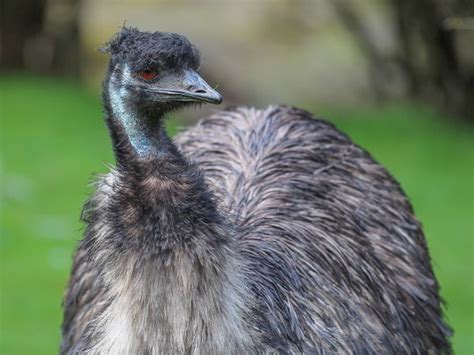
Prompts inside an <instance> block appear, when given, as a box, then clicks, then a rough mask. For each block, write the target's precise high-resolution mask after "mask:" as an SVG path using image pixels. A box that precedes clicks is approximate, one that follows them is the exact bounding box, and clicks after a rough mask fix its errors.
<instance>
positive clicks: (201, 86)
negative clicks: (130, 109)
mask: <svg viewBox="0 0 474 355" xmlns="http://www.w3.org/2000/svg"><path fill="white" fill-rule="evenodd" d="M163 84H164V85H163ZM163 84H162V86H161V87H160V88H157V89H154V90H153V91H155V92H156V93H159V94H161V95H165V96H167V97H168V98H169V99H171V100H176V101H188V102H190V101H191V102H209V103H211V104H220V103H221V102H222V96H221V94H219V93H218V92H217V91H216V90H214V89H213V88H211V87H210V86H209V84H208V83H206V82H205V81H204V79H203V78H201V77H200V76H199V74H198V73H196V72H195V71H194V70H191V69H186V70H184V71H183V72H181V73H179V74H176V75H173V76H172V77H170V78H168V80H167V82H166V83H163Z"/></svg>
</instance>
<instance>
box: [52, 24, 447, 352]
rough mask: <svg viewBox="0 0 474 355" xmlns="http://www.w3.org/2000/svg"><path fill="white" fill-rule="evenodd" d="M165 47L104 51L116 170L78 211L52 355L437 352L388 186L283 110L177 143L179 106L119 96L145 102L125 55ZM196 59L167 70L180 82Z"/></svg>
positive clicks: (209, 128)
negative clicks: (56, 352)
mask: <svg viewBox="0 0 474 355" xmlns="http://www.w3.org/2000/svg"><path fill="white" fill-rule="evenodd" d="M160 35H162V34H161V33H154V34H146V33H142V32H138V31H136V30H123V31H122V33H121V34H119V35H118V37H116V39H115V40H113V41H112V42H111V44H110V47H111V49H109V50H110V51H111V53H112V61H111V64H110V66H109V73H108V76H107V78H106V80H105V85H104V105H105V109H106V121H107V123H108V126H109V129H110V133H111V138H112V143H113V147H114V151H115V154H116V159H117V167H116V168H115V169H114V170H112V171H111V172H110V173H109V174H107V175H106V176H104V177H103V178H102V179H100V180H99V181H98V183H97V191H96V192H95V194H94V195H93V196H92V197H91V199H90V200H89V202H88V203H87V204H86V206H85V209H84V213H83V216H82V218H83V220H84V222H85V223H86V226H87V228H86V231H85V235H84V238H83V240H82V241H81V242H80V244H79V247H78V250H77V252H76V255H75V258H74V265H73V270H72V273H71V279H70V283H69V288H68V290H67V293H66V296H65V302H64V304H65V316H64V323H63V342H62V346H61V352H62V353H64V354H74V353H110V354H260V353H292V354H293V353H305V354H336V353H337V354H351V353H357V354H398V353H404V354H412V353H433V354H438V353H449V352H450V345H449V342H448V340H447V338H448V336H449V334H450V331H449V328H448V327H447V326H446V325H445V324H444V322H443V319H442V315H441V308H440V298H439V295H438V284H437V282H436V279H435V277H434V275H433V273H432V270H431V265H430V260H429V255H428V251H427V248H426V243H425V239H424V236H423V232H422V230H421V227H420V224H419V223H418V221H417V220H416V218H415V217H414V215H413V210H412V207H411V205H410V203H409V201H408V199H407V198H406V196H405V194H404V193H403V191H402V190H401V188H400V186H399V185H398V183H397V182H396V181H395V180H394V179H393V178H392V177H391V176H390V174H389V173H388V172H387V171H386V170H385V169H384V168H383V167H382V166H381V165H380V164H378V163H377V162H376V161H374V159H372V158H371V157H370V155H369V154H368V153H366V152H365V151H364V150H362V149H361V148H360V147H358V146H357V145H355V144H354V143H353V142H352V141H351V140H350V139H349V138H348V137H347V136H346V135H344V134H343V133H341V132H339V131H338V130H337V129H336V128H334V127H333V126H332V125H331V124H329V123H326V122H324V121H321V120H317V119H315V118H314V117H312V116H311V115H310V114H309V113H307V112H305V111H302V110H299V109H294V108H289V107H283V106H275V107H269V108H267V109H265V110H256V109H251V108H235V109H228V110H226V111H222V112H219V113H216V114H215V115H213V116H211V117H209V118H206V119H204V120H201V121H200V122H199V123H198V124H197V125H196V126H195V127H193V128H190V129H188V130H187V131H185V132H183V133H181V134H180V135H179V136H178V137H177V138H176V139H175V142H173V141H172V140H171V139H170V138H168V136H167V135H166V132H165V131H164V129H163V128H162V127H163V125H162V123H161V118H162V115H163V114H164V113H165V112H166V111H168V110H169V109H171V108H176V107H177V106H179V105H178V103H177V102H176V101H173V98H171V99H170V98H168V99H167V100H166V101H165V100H164V99H162V97H161V96H160V97H159V98H160V99H158V98H156V97H154V102H155V103H154V104H153V105H155V106H153V107H152V108H150V106H151V105H152V104H151V103H150V100H146V102H145V103H144V102H143V101H140V100H138V99H136V97H135V96H133V97H132V96H130V93H129V92H126V93H125V92H123V91H122V90H123V87H124V85H125V84H124V83H126V86H131V87H132V88H133V91H131V92H134V93H135V92H136V91H135V90H138V89H135V87H136V86H138V87H140V86H141V85H142V84H141V83H140V82H139V81H136V82H135V81H133V79H130V78H131V77H130V76H127V77H126V78H124V77H123V73H124V72H126V71H127V70H128V69H127V70H125V69H126V68H129V69H130V68H131V66H130V61H132V60H131V58H132V59H133V57H130V56H129V55H128V56H125V57H124V55H123V53H122V52H121V48H122V47H123V45H124V43H126V44H127V48H130V46H132V47H133V45H135V46H136V47H137V48H141V47H140V46H145V45H149V46H150V45H153V43H162V42H166V41H163V37H160ZM160 38H161V39H162V42H160V41H159V39H160ZM166 38H168V37H166ZM177 38H178V39H179V40H180V41H181V42H179V41H178V42H179V43H180V44H182V45H183V46H184V47H186V46H191V45H190V44H189V43H187V42H182V41H185V40H184V39H182V38H181V37H177ZM175 39H176V38H175ZM130 43H132V44H130ZM137 43H138V44H137ZM166 43H169V42H166ZM183 43H184V44H183ZM185 45H186V46H185ZM179 48H181V49H182V48H183V47H179ZM189 48H191V49H192V48H193V47H189ZM191 49H189V50H181V51H177V52H178V54H179V55H176V58H178V59H180V60H181V61H179V60H177V59H176V60H175V61H174V63H175V66H177V67H178V68H182V67H184V68H185V69H186V68H189V65H188V64H189V62H190V60H189V58H187V57H186V56H189V55H194V54H193V53H194V52H193V50H191ZM148 50H149V52H147V53H155V52H152V51H151V50H150V49H148ZM157 53H158V54H156V53H155V54H154V55H155V56H159V55H160V53H161V56H164V55H163V54H162V52H159V51H158V52H157ZM166 53H168V54H169V53H172V52H171V50H168V52H166ZM190 53H191V54H190ZM150 55H151V54H150ZM151 56H152V55H151ZM180 56H181V57H185V58H184V59H183V58H181V57H180ZM165 57H166V56H165ZM170 57H173V56H171V55H168V56H167V57H166V58H168V59H169V58H170ZM114 58H115V60H114ZM185 59H186V60H185ZM191 59H192V58H191ZM183 63H188V64H183ZM160 65H162V64H160ZM160 68H161V67H160ZM174 69H176V68H174ZM186 70H188V69H186ZM127 78H128V79H127ZM130 80H132V81H130ZM143 85H148V83H143ZM153 85H155V84H153ZM158 85H159V84H156V86H158ZM147 90H149V89H147ZM200 90H203V89H200ZM206 90H208V89H206ZM121 92H122V94H120V95H119V93H121ZM147 92H148V91H147ZM167 92H170V90H169V88H168V89H167ZM207 92H208V94H206V95H208V96H209V97H214V99H212V100H215V101H217V100H216V99H215V97H216V94H215V93H213V92H210V91H209V90H208V91H207ZM114 95H115V97H114ZM166 95H168V93H167V94H166ZM180 95H181V94H180ZM199 95H201V96H202V95H205V94H203V93H202V91H201V92H199ZM212 95H214V96H212ZM114 100H115V102H116V103H115V104H113V102H114ZM127 120H128V122H127ZM142 138H146V139H142Z"/></svg>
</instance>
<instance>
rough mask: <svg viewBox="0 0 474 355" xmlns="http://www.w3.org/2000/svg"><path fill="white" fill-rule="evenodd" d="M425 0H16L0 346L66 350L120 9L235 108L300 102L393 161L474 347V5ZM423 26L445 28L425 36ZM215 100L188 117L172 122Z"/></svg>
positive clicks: (0, 111)
mask: <svg viewBox="0 0 474 355" xmlns="http://www.w3.org/2000/svg"><path fill="white" fill-rule="evenodd" d="M417 3H418V2H417ZM428 3H429V4H430V8H434V9H435V10H429V11H428V10H426V11H424V12H423V11H422V10H423V7H422V9H421V10H420V8H418V7H417V6H418V5H413V2H410V1H407V0H401V1H391V0H384V1H370V0H337V1H334V2H328V1H322V0H321V1H284V0H281V1H262V2H258V3H257V2H252V1H250V0H249V1H244V0H242V1H232V2H231V1H229V2H226V1H221V2H216V1H203V2H200V3H199V5H196V4H195V3H192V2H191V1H184V0H182V1H176V2H169V1H160V2H152V1H146V0H141V1H135V2H134V1H131V0H129V1H123V2H121V3H120V4H119V3H117V2H114V1H112V0H101V1H91V0H89V1H87V0H84V1H79V0H63V1H59V0H54V1H53V0H49V1H46V0H44V1H36V0H35V1H33V0H32V1H12V0H8V1H6V2H5V4H6V9H7V10H9V11H10V12H11V14H10V16H6V17H5V19H6V21H5V27H2V36H4V42H3V43H4V46H3V48H4V50H3V51H2V66H1V73H0V93H1V96H0V100H1V101H0V119H1V126H0V132H1V133H0V144H1V146H0V148H1V151H0V154H1V159H0V179H1V180H0V182H1V199H0V208H1V214H0V237H1V239H0V246H1V270H0V272H1V275H0V276H1V277H0V325H1V328H0V354H51V353H56V352H57V350H58V346H59V342H60V324H61V318H62V310H61V298H62V294H63V291H64V288H65V285H66V281H67V278H68V274H69V270H70V266H71V260H72V259H71V258H72V254H73V251H74V248H75V246H76V244H77V241H78V240H79V239H80V238H81V233H82V226H81V224H80V222H79V215H80V212H81V208H82V204H83V203H84V201H85V200H86V199H87V196H88V195H89V194H90V192H91V191H92V188H91V187H90V186H89V183H90V182H91V181H93V179H94V176H93V175H94V174H96V173H99V174H100V173H104V172H106V171H107V167H106V164H108V163H112V162H113V159H112V155H111V149H110V144H109V140H108V136H107V131H106V128H105V125H104V123H103V121H102V113H101V110H102V109H101V104H100V95H99V93H100V89H99V85H98V84H99V82H100V80H101V77H102V74H103V71H104V67H105V61H106V58H105V57H100V56H99V55H98V54H97V52H96V51H95V49H96V48H97V47H98V46H99V45H100V43H103V42H104V41H105V40H106V39H107V38H109V37H110V36H111V34H112V33H113V32H115V31H116V30H117V29H118V27H119V26H120V25H121V24H122V23H123V21H124V20H127V23H129V24H133V25H138V26H139V27H141V28H148V29H160V30H168V31H176V32H183V33H185V34H187V35H188V36H189V37H190V38H191V39H192V40H193V41H194V42H196V43H197V44H198V45H199V47H200V48H201V50H202V52H203V67H202V71H203V76H204V77H205V78H206V79H208V81H210V82H211V83H212V84H214V83H217V84H219V90H220V91H221V92H222V93H223V95H224V98H225V99H226V102H225V103H226V104H240V105H256V106H259V107H262V106H265V105H267V104H270V103H285V104H291V105H295V106H300V107H302V108H305V109H307V110H309V111H311V112H313V113H314V114H315V115H316V116H319V117H324V118H326V119H328V120H330V121H333V122H334V123H335V124H336V125H337V126H338V127H339V128H340V129H341V130H343V131H345V132H346V133H348V134H349V135H350V136H351V137H352V138H353V139H354V140H355V141H356V142H357V143H358V144H360V145H361V146H363V147H364V148H366V149H367V150H368V151H369V152H370V153H371V154H372V155H373V156H374V157H375V158H376V159H377V160H378V161H380V162H381V163H382V164H384V165H385V166H386V167H387V168H388V169H389V171H390V172H391V173H392V174H393V175H394V176H395V177H396V178H397V179H398V180H399V181H400V182H401V185H402V187H403V188H404V189H405V191H406V193H407V194H408V196H409V197H410V198H411V200H412V203H413V205H414V207H415V211H416V214H417V216H418V218H419V219H420V220H421V221H422V223H423V226H424V230H425V234H426V238H427V240H428V245H429V249H430V253H431V257H432V262H433V267H434V270H435V273H436V276H437V278H438V280H439V282H440V284H441V294H442V296H443V298H444V299H445V300H446V303H447V306H446V319H447V321H448V323H449V324H450V325H451V326H452V327H453V329H454V336H453V338H452V342H453V344H454V349H455V351H456V353H457V354H474V341H473V337H474V335H473V300H474V283H473V280H474V265H473V254H474V253H473V238H474V222H473V219H474V202H473V200H474V154H473V153H474V129H473V121H474V112H473V111H472V110H471V109H472V101H471V98H472V96H469V95H472V92H471V89H472V85H473V83H474V80H473V78H474V76H473V73H474V70H473V68H474V60H473V54H472V51H473V48H472V47H473V46H472V43H474V42H465V41H466V38H471V39H472V33H473V28H472V26H473V25H472V24H473V20H472V19H473V17H472V13H471V12H470V11H471V8H470V7H465V8H463V7H462V6H464V5H463V4H466V6H467V3H468V2H463V1H454V0H453V1H447V2H443V4H444V5H443V7H442V8H437V5H439V2H437V1H434V0H433V1H428ZM400 4H403V6H405V7H403V6H402V5H400ZM410 4H412V5H410ZM420 4H421V5H420ZM426 4H427V0H420V1H419V5H420V6H422V5H426ZM448 4H449V6H447V5H448ZM424 9H426V6H425V8H424ZM446 9H447V10H446ZM461 10H463V11H461ZM417 11H418V12H417ZM420 11H422V12H423V14H420ZM209 13H212V14H213V21H203V19H205V18H206V16H208V14H209ZM401 15H404V16H403V18H404V20H403V21H405V22H406V23H403V21H401V20H400V16H401ZM410 15H411V16H412V17H410ZM415 15H416V16H415ZM461 15H462V16H461ZM469 16H471V17H469ZM397 20H400V21H398V22H397ZM410 21H413V22H410ZM429 23H431V25H432V26H439V28H438V30H440V31H441V30H444V31H446V33H448V34H449V36H448V39H446V38H444V37H446V36H444V37H443V38H444V39H442V40H440V39H439V38H437V37H436V36H434V37H433V36H432V37H430V35H429V33H430V31H427V26H428V25H427V24H429ZM408 24H411V25H413V28H411V27H410V28H411V30H410V31H416V29H417V28H418V30H419V31H420V32H419V33H416V32H413V33H412V32H410V31H408V30H407V29H406V28H405V30H404V26H407V25H408ZM21 26H23V27H21ZM216 29H218V30H216ZM403 33H404V34H405V37H406V36H408V39H407V38H405V42H403V38H402V37H403V36H401V34H403ZM427 33H428V35H427ZM432 33H434V32H432ZM443 41H444V42H443ZM446 41H448V44H449V43H450V44H451V46H449V45H448V46H447V45H446V43H445V42H446ZM449 41H451V42H449ZM465 43H471V46H470V47H469V46H467V47H466V46H465V45H463V44H465ZM410 48H411V49H410ZM466 48H467V49H470V51H469V50H467V51H466ZM450 51H451V52H450ZM209 78H210V79H209ZM473 91H474V90H473ZM470 105H471V106H470ZM222 107H224V105H223V106H222ZM213 109H215V108H210V107H203V108H202V109H201V110H197V111H196V110H193V111H186V112H183V113H178V114H177V115H174V116H172V117H170V118H169V120H168V126H169V129H170V130H171V132H173V133H175V132H177V131H178V130H179V129H182V127H184V126H186V125H188V124H193V122H195V120H196V119H197V118H198V117H200V116H203V115H206V114H208V113H209V112H210V110H213Z"/></svg>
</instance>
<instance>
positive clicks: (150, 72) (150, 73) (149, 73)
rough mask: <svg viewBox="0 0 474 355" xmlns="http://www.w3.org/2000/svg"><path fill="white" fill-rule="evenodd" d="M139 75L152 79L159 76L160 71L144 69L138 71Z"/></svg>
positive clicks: (145, 78) (144, 78)
mask: <svg viewBox="0 0 474 355" xmlns="http://www.w3.org/2000/svg"><path fill="white" fill-rule="evenodd" d="M138 76H139V77H140V78H142V79H143V80H146V81H150V80H153V79H155V78H156V77H157V76H158V73H157V72H156V71H155V70H153V69H144V70H140V71H139V72H138Z"/></svg>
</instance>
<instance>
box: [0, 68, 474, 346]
mask: <svg viewBox="0 0 474 355" xmlns="http://www.w3.org/2000/svg"><path fill="white" fill-rule="evenodd" d="M0 93H1V102H0V105H1V106H0V115H1V116H0V117H1V125H2V129H1V132H2V134H1V154H2V156H1V160H0V172H1V180H0V181H1V185H2V197H1V199H0V201H1V205H0V207H1V208H2V210H1V224H0V235H1V239H0V245H1V270H0V273H1V274H0V277H1V278H0V286H1V293H0V296H1V298H0V302H1V303H0V306H1V309H0V311H1V313H0V316H1V317H0V320H1V331H0V353H1V354H51V353H56V352H57V350H58V346H59V342H60V323H61V317H62V311H61V298H62V294H63V290H64V287H65V284H66V280H67V277H68V273H69V269H70V266H71V257H72V254H73V250H74V246H75V245H76V243H77V241H78V240H79V239H80V237H81V228H82V227H81V224H80V223H79V214H80V212H81V206H82V204H83V202H84V201H85V200H86V198H87V196H88V194H89V193H90V191H91V187H90V186H88V182H90V181H91V180H92V173H93V172H94V173H103V172H105V171H107V168H106V164H108V163H111V162H112V156H111V152H110V147H109V141H108V137H107V131H106V129H105V126H104V124H103V122H102V119H101V107H100V102H99V100H98V95H97V93H90V92H87V91H84V90H81V89H79V88H78V87H77V86H75V85H74V84H71V83H67V82H62V81H55V80H51V79H39V78H29V77H18V76H16V77H13V76H11V77H3V78H0ZM309 109H311V111H313V112H314V113H315V114H316V115H319V116H323V117H326V118H328V119H331V120H332V121H333V122H335V123H336V125H337V126H338V127H339V128H341V129H342V130H343V131H345V132H347V133H348V134H349V135H350V136H351V137H352V138H353V139H354V140H355V141H356V142H357V143H359V144H360V145H362V146H363V147H364V148H366V149H367V150H368V151H369V152H371V153H372V154H373V156H374V157H375V158H376V159H377V160H379V161H380V162H381V163H382V164H384V165H385V166H386V167H387V168H388V169H389V171H390V172H391V173H392V174H393V175H394V176H395V177H396V178H397V179H398V180H399V181H400V182H401V184H402V186H403V188H404V189H405V191H406V192H407V194H408V196H409V197H410V198H411V200H412V202H413V205H414V206H415V211H416V214H417V215H418V217H419V219H420V220H421V221H422V223H423V225H424V229H425V233H426V237H427V240H428V245H429V249H430V252H431V256H432V261H433V265H434V270H435V273H436V276H437V277H438V280H439V281H440V284H441V286H442V289H441V293H442V296H443V297H444V299H445V300H446V302H447V307H446V314H447V316H446V318H447V320H448V322H449V323H450V324H451V326H452V327H453V328H454V331H455V335H454V337H453V339H452V341H453V343H454V348H455V350H456V353H458V354H472V353H474V349H473V340H472V332H473V329H472V319H473V318H472V317H473V298H474V292H473V280H474V277H473V276H474V275H473V260H472V253H473V244H472V243H473V233H474V226H473V216H474V211H473V181H474V180H473V174H474V172H473V170H474V169H473V167H474V158H473V157H474V154H473V153H474V140H473V136H474V135H473V131H472V129H471V128H467V127H459V126H453V125H450V124H448V123H447V122H448V120H447V119H445V118H444V117H442V116H440V115H438V114H436V113H434V112H433V111H431V110H429V109H426V108H419V107H415V106H412V105H407V104H405V105H392V106H390V107H385V108H379V109H370V110H367V109H360V110H357V111H355V112H354V111H351V112H350V111H348V110H341V109H337V110H336V109H320V110H316V109H314V108H311V107H309ZM175 122H176V120H175V119H171V120H170V121H169V125H170V128H171V129H172V130H173V131H175V129H174V127H175V126H176V125H175Z"/></svg>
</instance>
